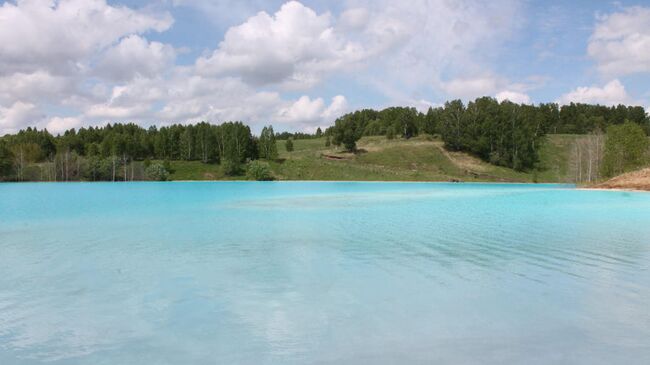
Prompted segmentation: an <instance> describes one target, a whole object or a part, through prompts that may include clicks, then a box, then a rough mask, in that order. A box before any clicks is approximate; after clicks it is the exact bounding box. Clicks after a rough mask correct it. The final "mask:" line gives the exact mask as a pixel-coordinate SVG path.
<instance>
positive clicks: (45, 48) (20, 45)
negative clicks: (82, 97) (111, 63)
mask: <svg viewBox="0 0 650 365" xmlns="http://www.w3.org/2000/svg"><path fill="white" fill-rule="evenodd" d="M172 23H173V20H172V18H171V16H170V15H169V14H168V13H162V14H148V13H144V12H141V11H135V10H132V9H130V8H127V7H115V6H110V5H108V4H107V3H106V1H105V0H60V1H53V0H50V1H47V0H45V1H40V0H23V1H18V2H17V3H16V4H12V3H10V2H5V3H4V4H3V5H2V6H1V7H0V73H4V74H6V73H10V72H15V71H19V72H32V71H33V70H35V69H47V70H50V71H52V72H55V73H68V72H78V71H79V69H80V66H81V65H80V63H81V62H82V61H83V60H85V59H87V58H88V57H90V56H91V55H93V54H94V53H95V52H96V51H97V50H100V49H103V48H105V47H108V46H110V45H111V44H113V43H114V42H115V41H116V40H117V39H120V38H121V37H123V36H126V35H129V34H134V33H144V32H146V31H149V30H155V31H159V32H160V31H164V30H166V29H168V28H169V27H170V26H171V25H172Z"/></svg>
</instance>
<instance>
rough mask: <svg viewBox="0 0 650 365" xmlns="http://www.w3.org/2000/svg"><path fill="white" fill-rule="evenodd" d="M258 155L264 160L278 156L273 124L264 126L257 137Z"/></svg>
mask: <svg viewBox="0 0 650 365" xmlns="http://www.w3.org/2000/svg"><path fill="white" fill-rule="evenodd" d="M259 157H260V158H263V159H266V160H275V159H277V158H278V147H277V145H276V142H275V133H273V126H268V127H264V128H263V129H262V133H261V134H260V138H259Z"/></svg>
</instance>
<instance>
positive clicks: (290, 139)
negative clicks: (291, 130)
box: [284, 138, 293, 152]
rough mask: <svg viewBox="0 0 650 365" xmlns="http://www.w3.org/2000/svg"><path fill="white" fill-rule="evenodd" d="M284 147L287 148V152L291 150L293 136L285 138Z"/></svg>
mask: <svg viewBox="0 0 650 365" xmlns="http://www.w3.org/2000/svg"><path fill="white" fill-rule="evenodd" d="M284 148H285V149H286V150H287V152H293V138H289V139H287V141H286V142H285V144H284Z"/></svg>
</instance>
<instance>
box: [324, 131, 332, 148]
mask: <svg viewBox="0 0 650 365" xmlns="http://www.w3.org/2000/svg"><path fill="white" fill-rule="evenodd" d="M331 144H332V142H331V141H330V136H329V134H328V135H327V136H325V147H329V146H330V145H331Z"/></svg>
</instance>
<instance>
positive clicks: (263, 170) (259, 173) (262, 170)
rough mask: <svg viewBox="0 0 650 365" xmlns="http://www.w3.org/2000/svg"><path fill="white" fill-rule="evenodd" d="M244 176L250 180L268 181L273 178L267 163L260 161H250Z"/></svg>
mask: <svg viewBox="0 0 650 365" xmlns="http://www.w3.org/2000/svg"><path fill="white" fill-rule="evenodd" d="M246 176H248V178H249V179H251V180H257V181H269V180H273V177H272V176H271V169H270V168H269V164H268V163H266V162H262V161H257V160H255V161H251V162H250V163H249V164H248V169H247V170H246Z"/></svg>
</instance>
